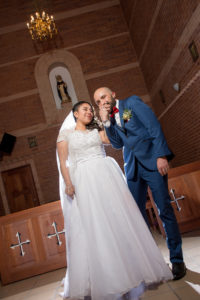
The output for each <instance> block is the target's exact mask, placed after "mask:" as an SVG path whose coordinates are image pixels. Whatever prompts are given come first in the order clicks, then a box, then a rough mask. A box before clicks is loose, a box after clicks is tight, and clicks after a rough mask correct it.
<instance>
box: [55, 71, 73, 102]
mask: <svg viewBox="0 0 200 300" xmlns="http://www.w3.org/2000/svg"><path fill="white" fill-rule="evenodd" d="M56 80H57V91H58V95H59V98H60V100H61V104H63V103H66V102H71V101H72V100H71V97H70V95H69V93H68V91H67V84H66V83H65V82H64V81H63V80H62V77H61V76H60V75H56Z"/></svg>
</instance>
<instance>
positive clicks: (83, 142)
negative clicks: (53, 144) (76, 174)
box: [57, 129, 105, 166]
mask: <svg viewBox="0 0 200 300" xmlns="http://www.w3.org/2000/svg"><path fill="white" fill-rule="evenodd" d="M61 141H67V142H68V153H69V162H70V165H73V166H74V165H77V164H78V163H81V162H85V161H88V160H91V159H95V158H99V157H104V156H105V151H104V147H103V144H102V141H101V138H100V136H99V133H98V130H97V129H93V130H86V131H81V130H75V129H70V130H69V129H68V130H63V131H61V132H60V134H59V136H58V139H57V142H61Z"/></svg>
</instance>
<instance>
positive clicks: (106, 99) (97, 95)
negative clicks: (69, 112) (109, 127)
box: [94, 87, 115, 110]
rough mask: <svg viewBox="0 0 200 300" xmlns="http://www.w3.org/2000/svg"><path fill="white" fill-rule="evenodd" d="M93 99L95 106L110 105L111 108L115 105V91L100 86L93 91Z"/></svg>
mask: <svg viewBox="0 0 200 300" xmlns="http://www.w3.org/2000/svg"><path fill="white" fill-rule="evenodd" d="M94 101H95V103H96V105H97V106H99V107H100V106H106V107H108V106H110V110H112V108H113V106H114V105H115V92H113V91H112V90H111V89H110V88H108V87H100V88H98V89H97V90H96V91H95V92H94Z"/></svg>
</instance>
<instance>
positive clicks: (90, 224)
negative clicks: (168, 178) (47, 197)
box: [57, 101, 173, 300]
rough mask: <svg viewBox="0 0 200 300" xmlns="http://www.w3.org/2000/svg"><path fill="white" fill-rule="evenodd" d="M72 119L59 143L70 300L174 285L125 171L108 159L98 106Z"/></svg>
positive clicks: (102, 299)
mask: <svg viewBox="0 0 200 300" xmlns="http://www.w3.org/2000/svg"><path fill="white" fill-rule="evenodd" d="M72 114H73V117H74V118H75V121H76V122H74V121H73V120H72V119H71V121H72V124H74V126H72V127H71V128H70V126H69V125H66V126H65V122H64V125H63V126H62V127H61V131H60V133H59V136H58V139H57V151H58V156H59V169H60V197H61V203H62V208H63V215H64V220H65V228H66V239H67V265H68V267H67V274H66V277H65V280H64V298H73V299H84V297H86V296H90V297H91V298H92V300H115V299H120V298H121V297H123V295H125V294H126V295H127V293H128V295H129V299H138V298H139V296H140V295H141V294H142V293H143V292H144V289H145V288H148V285H150V284H152V283H159V282H162V281H165V280H170V279H172V278H173V277H172V273H171V271H170V269H169V267H168V266H167V265H166V263H165V261H164V259H163V257H162V255H161V253H160V251H159V249H158V247H157V246H156V244H155V242H154V240H153V238H152V235H151V233H150V231H149V229H148V227H147V225H146V223H145V221H144V219H143V217H142V215H141V213H140V211H139V209H138V207H137V204H136V203H135V201H134V199H133V197H132V195H131V193H130V192H129V189H128V187H127V184H126V182H125V178H124V176H123V173H122V171H121V169H120V167H119V166H118V164H117V163H116V161H115V160H114V159H113V158H111V157H106V155H105V152H104V148H103V144H107V143H109V140H108V138H107V136H106V134H105V131H104V130H102V128H101V127H100V126H99V125H98V124H96V126H93V125H95V122H94V111H93V107H92V105H91V104H90V103H88V102H85V101H80V102H78V103H76V104H75V105H74V107H73V109H72ZM72 114H71V115H70V117H72ZM70 117H67V121H69V120H70ZM71 121H70V122H68V123H71ZM63 127H64V128H67V129H63ZM94 127H96V128H94ZM62 129H63V130H62Z"/></svg>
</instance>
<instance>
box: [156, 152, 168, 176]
mask: <svg viewBox="0 0 200 300" xmlns="http://www.w3.org/2000/svg"><path fill="white" fill-rule="evenodd" d="M157 168H158V172H159V173H160V175H162V176H164V175H166V174H167V173H168V171H169V164H168V161H167V159H166V157H159V158H158V159H157Z"/></svg>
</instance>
